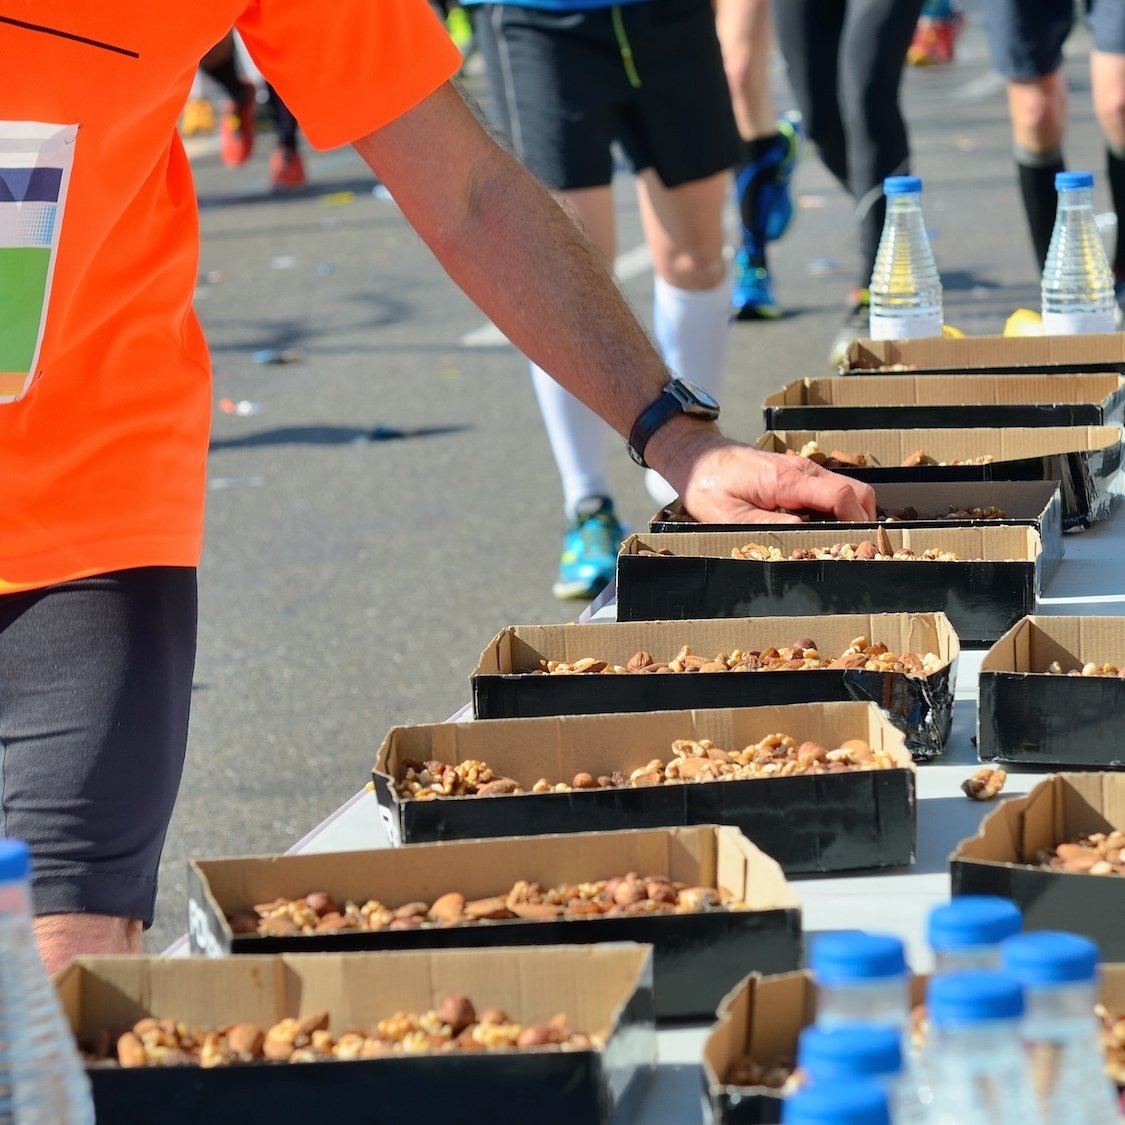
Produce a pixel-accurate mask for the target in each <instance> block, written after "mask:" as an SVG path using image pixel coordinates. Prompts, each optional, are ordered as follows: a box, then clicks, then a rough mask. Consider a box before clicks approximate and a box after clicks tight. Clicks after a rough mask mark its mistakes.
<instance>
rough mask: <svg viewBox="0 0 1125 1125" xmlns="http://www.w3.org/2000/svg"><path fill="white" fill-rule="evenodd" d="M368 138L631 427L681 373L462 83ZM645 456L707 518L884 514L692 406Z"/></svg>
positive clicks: (516, 332)
mask: <svg viewBox="0 0 1125 1125" xmlns="http://www.w3.org/2000/svg"><path fill="white" fill-rule="evenodd" d="M355 147H356V150H357V151H358V152H359V154H360V155H361V156H362V157H363V159H364V160H365V161H366V162H367V164H368V165H369V166H370V167H371V169H372V170H373V171H374V172H375V174H376V175H377V176H379V178H380V179H381V180H382V181H383V183H384V184H386V186H387V188H388V189H389V190H390V192H391V194H392V195H393V196H394V198H395V201H396V202H397V203H398V205H399V206H400V207H401V208H402V211H403V214H404V215H405V216H406V218H407V219H408V220H409V222H410V224H411V225H412V226H413V227H414V229H415V230H416V231H417V232H418V234H419V235H420V236H421V237H422V238H423V239H424V240H425V242H426V244H427V245H428V246H429V247H430V249H431V250H432V251H433V252H434V254H435V255H436V257H437V258H438V260H439V261H440V262H441V264H442V265H443V266H444V267H445V269H446V271H447V272H448V273H449V275H450V277H452V278H453V280H454V281H455V282H456V283H457V284H458V285H459V286H460V287H461V288H462V289H463V290H464V291H465V292H466V293H467V294H468V295H469V297H471V298H472V299H473V301H475V302H476V304H477V305H478V306H479V307H480V308H481V309H482V310H483V311H484V312H485V313H486V314H487V315H488V316H489V317H490V318H491V319H492V320H493V322H494V323H495V324H496V325H497V327H498V328H500V330H501V331H502V332H504V334H505V335H506V336H507V337H508V339H509V340H511V342H512V343H513V344H515V346H516V347H517V348H519V349H520V351H522V352H523V353H524V355H526V356H527V357H528V358H529V359H531V360H532V361H533V362H535V363H537V364H539V365H540V366H541V367H543V368H544V369H545V370H547V371H549V372H551V374H552V375H553V376H554V377H555V378H557V379H558V380H559V382H561V383H562V384H563V385H564V386H565V387H566V388H567V389H568V390H569V391H570V392H571V393H572V394H574V395H575V396H577V397H578V398H580V399H581V400H582V401H583V402H585V403H586V404H587V405H588V406H589V407H590V408H591V409H593V410H595V411H596V412H597V413H598V414H600V415H601V416H602V417H603V418H604V419H605V420H606V421H607V422H608V423H609V424H610V425H611V426H612V427H613V428H614V429H615V430H616V431H617V432H618V433H619V434H621V435H622V436H625V435H627V434H628V432H629V429H630V427H631V426H632V424H633V421H634V419H635V418H636V417H637V415H638V414H640V412H641V411H642V410H643V409H644V408H645V407H646V406H648V404H649V403H650V402H652V401H653V400H654V399H655V398H656V397H657V396H658V395H659V393H660V389H661V387H663V386H664V384H665V383H666V382H667V381H668V379H669V378H670V377H671V373H670V372H669V371H668V369H667V367H665V365H664V363H663V361H662V360H661V358H660V356H659V353H658V352H657V351H656V349H655V347H654V346H653V344H652V342H651V341H650V340H649V338H648V336H647V334H646V333H645V330H644V328H643V327H642V325H641V323H640V322H639V321H638V319H637V317H636V316H635V315H634V313H633V311H632V310H631V309H630V307H629V305H628V304H627V302H626V301H625V299H624V298H623V297H622V295H621V294H620V292H619V291H618V289H617V286H616V284H615V282H614V280H613V278H612V276H611V275H610V273H609V272H608V271H607V269H606V267H605V264H604V262H603V260H602V258H601V256H600V255H599V254H598V252H597V250H596V249H595V248H594V247H593V245H592V244H591V243H590V242H589V241H588V240H587V238H586V237H585V235H584V234H583V233H582V232H581V231H580V230H579V229H578V228H577V227H576V226H575V224H574V223H573V222H572V221H571V219H570V218H569V216H567V214H566V213H565V212H564V211H563V210H562V208H561V207H559V206H558V204H557V203H556V202H555V201H554V200H553V199H552V198H551V196H550V194H549V193H548V192H547V191H546V190H545V189H544V188H543V186H542V185H541V184H540V183H539V182H538V181H537V180H536V179H535V178H534V177H532V176H531V175H530V174H529V173H528V172H527V171H526V170H525V169H524V168H523V167H522V166H521V165H520V164H519V162H518V161H516V160H515V159H513V158H512V157H511V156H510V155H508V154H507V153H506V152H505V151H504V150H503V149H502V148H501V147H500V146H499V145H497V144H496V143H495V142H494V141H493V140H492V139H491V138H490V137H489V136H488V134H487V133H486V132H485V131H484V130H483V129H482V128H481V126H480V125H479V124H478V123H477V121H476V119H475V118H474V117H473V115H472V113H471V112H470V110H469V108H468V107H467V106H466V105H465V103H464V101H463V100H462V98H461V96H460V95H459V94H458V93H457V91H456V90H454V89H453V87H452V86H449V85H446V86H443V87H441V88H440V89H439V90H438V91H436V92H435V93H434V94H432V95H431V96H430V97H428V98H427V99H426V100H425V101H423V102H422V103H420V104H419V105H418V106H416V107H415V108H414V109H412V110H410V111H409V112H407V113H405V114H403V115H402V116H401V117H399V118H398V119H397V120H395V121H393V122H391V123H390V124H389V125H387V126H385V127H384V128H382V129H379V130H378V131H377V132H375V133H372V134H370V135H369V136H367V137H364V138H362V139H361V140H359V141H357V142H356V144H355ZM645 457H646V460H648V461H649V463H650V464H652V465H653V466H654V467H655V468H656V469H658V470H659V471H660V472H661V473H662V475H663V476H664V477H665V478H666V479H667V480H668V481H669V483H670V484H671V485H672V486H673V487H674V488H676V489H677V490H678V491H679V493H680V495H681V497H682V498H683V501H684V504H685V506H686V507H687V508H688V510H689V511H690V512H692V514H693V515H695V516H696V518H697V519H700V520H706V521H710V522H715V521H719V520H730V521H748V520H755V519H757V520H762V519H774V520H777V521H786V520H788V519H791V518H792V517H785V516H779V515H776V514H775V513H774V512H773V509H774V508H776V507H787V508H815V509H819V510H823V511H833V512H835V513H836V514H837V515H838V516H840V517H841V518H848V519H863V518H868V517H870V516H871V515H873V514H874V499H873V496H872V494H871V490H870V489H868V488H867V487H866V486H865V485H862V484H858V483H856V482H854V481H850V480H847V479H846V478H844V477H840V476H838V475H836V474H833V473H827V472H825V471H824V470H822V469H819V468H818V467H817V466H816V465H813V464H812V463H811V462H806V461H804V459H801V458H793V457H779V456H777V455H775V454H768V453H762V452H760V451H758V450H754V449H750V448H748V447H747V446H744V445H741V444H739V443H737V442H732V441H730V440H729V439H727V438H725V437H724V436H723V435H722V434H721V433H720V432H719V430H718V429H717V427H715V426H714V425H712V424H710V423H706V422H703V421H701V420H698V419H693V418H688V417H686V416H682V417H677V418H674V419H673V420H672V421H671V422H669V423H667V424H666V425H664V426H662V427H661V428H660V429H659V430H658V431H657V433H656V434H655V435H654V437H653V438H652V440H651V441H650V442H649V444H648V447H647V449H646V451H645ZM798 462H799V463H798Z"/></svg>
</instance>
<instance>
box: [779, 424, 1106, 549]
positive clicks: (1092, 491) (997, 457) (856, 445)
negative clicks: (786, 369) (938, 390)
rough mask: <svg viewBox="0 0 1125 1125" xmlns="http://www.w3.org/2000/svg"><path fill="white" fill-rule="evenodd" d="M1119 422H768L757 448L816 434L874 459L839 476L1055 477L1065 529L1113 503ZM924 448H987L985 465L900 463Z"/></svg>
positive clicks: (876, 480) (787, 444)
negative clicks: (913, 425) (860, 425)
mask: <svg viewBox="0 0 1125 1125" xmlns="http://www.w3.org/2000/svg"><path fill="white" fill-rule="evenodd" d="M1121 433H1122V431H1121V428H1120V427H1118V426H1040V427H1038V428H1034V429H1028V428H1026V427H1025V428H1018V429H1017V428H1013V429H969V430H934V429H922V430H815V431H814V430H770V431H767V432H766V433H765V434H763V435H762V436H761V437H760V438H759V439H758V441H757V446H758V448H759V449H766V450H769V451H771V452H773V453H784V452H785V451H786V450H787V449H792V450H796V451H800V449H801V448H802V446H804V445H805V444H806V443H807V442H810V441H816V442H817V443H818V444H819V445H820V447H821V449H823V450H824V451H825V452H826V453H830V452H831V451H832V450H834V449H839V450H844V451H846V452H856V453H860V452H862V453H871V454H873V455H874V456H875V457H876V458H877V459H878V460H879V462H880V465H879V466H878V467H874V466H871V467H865V468H841V469H836V470H834V471H835V472H839V473H843V474H844V475H845V476H849V477H854V478H855V479H857V480H863V481H866V482H867V483H868V484H882V483H883V482H885V481H919V482H920V481H955V480H963V481H969V480H971V481H983V480H1055V481H1058V482H1059V484H1060V485H1061V487H1062V503H1063V530H1064V531H1069V530H1075V529H1078V528H1082V527H1089V526H1090V525H1091V524H1094V523H1097V522H1098V521H1100V520H1104V519H1105V518H1106V517H1107V516H1109V514H1110V512H1111V511H1112V510H1113V509H1114V508H1115V507H1116V506H1117V503H1118V501H1119V500H1120V498H1121V492H1122V488H1123V482H1122V474H1121ZM919 449H924V450H925V451H926V452H927V453H928V454H930V456H931V457H936V458H937V459H938V460H939V461H949V460H955V459H956V458H959V457H976V456H981V455H984V454H991V455H992V456H993V457H994V460H993V461H990V462H989V463H988V464H985V465H914V466H908V467H904V466H902V465H901V463H900V462H902V461H903V460H904V459H905V458H907V457H908V456H910V454H911V453H913V452H915V451H916V450H919Z"/></svg>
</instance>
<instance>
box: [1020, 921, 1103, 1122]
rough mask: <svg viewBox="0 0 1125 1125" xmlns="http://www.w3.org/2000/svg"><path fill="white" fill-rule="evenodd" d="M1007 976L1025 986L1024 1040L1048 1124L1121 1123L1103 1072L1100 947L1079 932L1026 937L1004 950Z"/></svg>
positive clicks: (1036, 1091) (1034, 934)
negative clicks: (1098, 1019) (1098, 1007)
mask: <svg viewBox="0 0 1125 1125" xmlns="http://www.w3.org/2000/svg"><path fill="white" fill-rule="evenodd" d="M1001 956H1002V958H1003V965H1004V971H1005V972H1006V973H1008V975H1009V976H1012V977H1014V978H1015V979H1016V980H1018V981H1019V982H1020V983H1021V984H1022V985H1023V994H1024V1002H1025V1010H1024V1018H1023V1028H1022V1032H1023V1039H1024V1044H1025V1045H1026V1046H1027V1047H1028V1049H1029V1051H1030V1054H1031V1066H1032V1081H1033V1087H1034V1089H1035V1093H1036V1096H1037V1098H1038V1100H1039V1107H1040V1111H1041V1113H1042V1115H1043V1120H1044V1121H1081V1122H1082V1125H1120V1121H1121V1118H1120V1114H1119V1111H1118V1108H1117V1105H1118V1103H1117V1090H1116V1087H1115V1086H1114V1084H1113V1082H1112V1081H1111V1080H1110V1078H1109V1077H1108V1076H1107V1075H1106V1073H1105V1070H1104V1068H1103V1061H1102V1052H1101V1048H1100V1047H1099V1044H1098V1039H1099V1035H1098V1026H1097V1022H1096V1017H1095V1016H1094V1005H1095V1003H1097V994H1098V947H1097V945H1095V944H1094V942H1092V941H1090V940H1088V939H1087V938H1084V937H1080V936H1079V935H1078V934H1066V933H1052V932H1048V931H1040V932H1037V933H1027V934H1020V935H1019V936H1018V937H1013V938H1009V939H1008V941H1006V942H1004V944H1003V945H1002V946H1001Z"/></svg>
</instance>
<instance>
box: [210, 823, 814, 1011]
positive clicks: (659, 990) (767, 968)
mask: <svg viewBox="0 0 1125 1125" xmlns="http://www.w3.org/2000/svg"><path fill="white" fill-rule="evenodd" d="M629 871H636V872H637V873H638V874H639V875H642V876H646V875H666V876H668V877H669V878H671V879H674V880H677V881H679V882H685V883H688V884H689V885H691V886H707V887H722V888H724V889H725V890H727V891H729V892H730V893H731V894H732V895H734V896H735V897H736V898H738V899H741V900H742V901H743V902H744V903H746V905H747V907H749V909H745V910H743V909H739V910H732V911H713V912H709V913H699V914H669V915H652V916H646V915H642V914H638V915H629V916H626V915H621V916H618V917H608V918H601V917H599V918H592V919H574V920H570V921H561V920H560V921H548V922H527V921H521V920H518V919H511V920H497V921H491V922H477V923H474V924H471V925H464V926H449V927H443V928H432V929H416V930H395V931H386V930H384V931H381V932H377V933H362V932H356V931H352V932H342V933H338V934H295V935H291V936H288V937H263V936H259V935H258V934H253V933H251V934H245V933H234V932H233V931H232V929H231V926H230V924H229V922H228V921H227V919H228V917H230V916H232V915H235V914H237V913H239V912H244V911H247V910H249V909H251V907H252V905H253V904H254V903H256V902H273V901H274V900H275V899H278V898H297V897H300V896H301V895H305V894H308V893H309V892H311V891H314V890H320V891H325V892H327V893H328V894H330V895H331V896H332V898H333V899H334V900H335V901H336V902H338V903H343V902H345V901H347V900H349V899H350V900H351V901H353V902H356V903H364V902H366V901H368V900H369V899H375V900H376V901H378V902H382V903H384V904H386V905H387V906H390V907H391V908H392V909H393V908H394V907H397V906H401V905H403V904H404V903H408V902H418V901H421V902H433V901H434V900H435V899H437V898H438V897H439V896H441V895H443V894H445V893H447V892H448V891H459V892H460V893H461V894H463V895H465V897H466V898H467V899H469V900H474V899H484V898H491V897H493V896H495V895H504V894H506V893H507V892H508V890H509V889H510V888H511V887H512V886H513V885H514V884H515V883H516V882H517V881H518V880H521V879H523V880H526V881H528V882H539V883H542V884H543V886H545V887H553V886H558V885H559V884H562V883H575V884H577V883H585V882H593V881H595V880H598V879H609V878H612V877H614V876H616V875H624V874H625V873H626V872H629ZM188 933H189V937H190V941H191V949H192V952H193V953H205V954H210V955H212V956H223V955H226V954H232V953H233V954H260V953H291V952H292V953H305V952H314V951H319V950H323V951H325V952H341V953H342V952H351V951H354V950H372V949H398V950H402V949H455V948H480V947H482V946H486V947H489V948H495V947H498V946H527V945H575V944H576V945H589V944H593V943H596V942H607V941H610V942H619V941H633V942H640V943H644V944H649V945H651V946H652V947H653V957H654V961H653V969H654V974H655V988H656V993H655V996H656V1000H655V1003H656V1015H657V1018H659V1019H710V1018H711V1016H712V1014H713V1013H714V1011H715V1007H716V1005H717V1004H718V1002H719V1001H720V1000H721V999H722V998H723V996H724V995H725V994H726V993H727V991H728V990H729V989H730V988H731V986H732V985H734V984H735V982H736V981H738V980H739V979H741V978H742V977H743V976H745V974H746V973H747V972H749V971H751V970H752V969H756V970H758V971H759V972H767V973H777V972H785V971H787V970H790V969H795V968H797V966H798V965H799V964H800V961H801V907H800V901H799V900H798V898H797V895H796V893H795V892H794V891H793V890H792V888H791V887H790V886H789V884H788V883H786V881H785V876H784V875H783V874H782V873H781V868H780V867H778V865H777V864H776V863H775V862H774V861H773V860H772V859H770V858H769V856H767V855H765V854H764V853H762V852H761V851H759V849H758V848H756V847H755V846H754V845H753V844H752V843H750V841H749V840H747V839H746V837H745V836H744V835H743V834H742V833H741V832H740V831H739V830H738V829H737V828H732V827H730V826H729V825H724V826H719V825H693V826H691V827H685V828H650V829H634V830H625V831H618V832H581V833H566V834H559V835H549V836H533V837H523V838H520V839H518V840H512V839H511V838H500V839H495V840H469V841H459V842H449V843H439V844H408V845H405V846H404V847H401V848H391V849H389V850H388V849H385V848H384V849H380V850H379V851H364V852H339V853H334V854H320V855H286V856H269V857H265V856H261V857H241V858H223V859H196V860H192V861H191V862H190V863H189V865H188Z"/></svg>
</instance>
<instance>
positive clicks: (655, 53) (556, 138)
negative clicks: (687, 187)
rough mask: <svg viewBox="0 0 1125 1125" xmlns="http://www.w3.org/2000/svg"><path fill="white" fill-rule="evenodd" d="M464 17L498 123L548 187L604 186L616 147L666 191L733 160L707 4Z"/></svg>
mask: <svg viewBox="0 0 1125 1125" xmlns="http://www.w3.org/2000/svg"><path fill="white" fill-rule="evenodd" d="M472 11H473V18H474V28H475V34H476V38H477V42H478V44H479V45H480V49H481V53H482V55H483V57H484V60H485V67H486V70H487V72H488V79H489V87H490V90H491V94H492V101H493V108H494V112H495V118H496V122H497V124H498V125H499V127H500V128H501V130H502V131H503V132H504V133H506V134H507V136H508V138H509V139H510V141H511V143H512V147H513V149H514V150H515V152H516V154H517V155H518V156H519V158H520V159H521V160H522V161H523V163H524V165H525V166H526V167H527V168H529V169H530V170H531V171H532V172H533V173H534V174H535V175H536V176H537V177H538V178H539V179H540V180H542V181H543V183H545V184H546V185H547V186H548V187H550V188H554V189H555V190H558V191H571V190H578V189H581V188H592V187H604V186H605V185H607V184H609V183H610V181H611V180H612V178H613V171H614V154H613V144H614V142H617V143H618V144H619V145H620V149H621V152H622V153H623V154H624V157H625V160H626V162H627V163H628V164H629V166H630V167H631V168H632V170H633V171H635V172H639V171H642V170H644V169H646V168H652V169H653V170H654V171H655V172H656V174H657V175H658V176H659V177H660V179H661V181H662V182H663V183H664V185H665V186H666V187H669V188H673V187H677V186H679V185H680V184H685V183H689V182H691V181H693V180H702V179H705V178H707V177H709V176H714V175H716V174H718V173H720V172H724V171H726V170H727V169H728V168H731V167H733V166H734V165H735V164H736V163H738V161H739V160H740V158H741V149H742V145H741V141H740V139H739V135H738V128H737V126H736V125H735V122H734V111H733V110H732V108H731V100H730V90H729V88H728V86H727V79H726V73H725V72H724V70H723V60H722V55H721V53H720V51H719V41H718V38H717V37H716V34H715V12H714V9H713V8H712V6H711V3H710V0H645V2H642V3H633V4H623V5H620V6H617V7H613V8H593V9H588V10H586V9H583V10H574V9H566V10H561V11H560V10H547V9H538V8H525V7H521V6H518V5H515V4H480V5H475V6H474V7H473V9H472Z"/></svg>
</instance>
